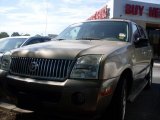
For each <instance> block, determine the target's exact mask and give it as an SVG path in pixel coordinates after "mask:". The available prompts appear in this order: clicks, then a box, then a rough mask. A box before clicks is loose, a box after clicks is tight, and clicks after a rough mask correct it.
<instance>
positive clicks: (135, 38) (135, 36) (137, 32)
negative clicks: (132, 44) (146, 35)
mask: <svg viewBox="0 0 160 120" xmlns="http://www.w3.org/2000/svg"><path fill="white" fill-rule="evenodd" d="M132 32H133V39H134V40H137V38H139V37H140V33H139V31H138V28H137V26H136V25H135V24H132Z"/></svg>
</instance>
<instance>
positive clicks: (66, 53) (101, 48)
mask: <svg viewBox="0 0 160 120" xmlns="http://www.w3.org/2000/svg"><path fill="white" fill-rule="evenodd" d="M127 44H128V43H126V42H117V41H107V40H92V41H90V40H78V41H75V40H74V41H73V40H63V41H51V42H46V43H39V44H35V45H29V46H26V47H22V48H19V49H16V50H13V51H12V56H16V57H17V56H19V57H33V58H55V59H73V58H75V57H76V56H78V55H86V54H109V53H111V52H112V51H114V50H116V49H119V48H121V47H123V46H126V45H127Z"/></svg>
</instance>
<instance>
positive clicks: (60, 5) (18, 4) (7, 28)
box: [0, 0, 160, 35]
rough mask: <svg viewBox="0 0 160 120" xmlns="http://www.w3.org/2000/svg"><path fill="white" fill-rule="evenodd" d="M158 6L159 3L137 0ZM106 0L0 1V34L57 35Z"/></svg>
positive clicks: (86, 16) (153, 0)
mask: <svg viewBox="0 0 160 120" xmlns="http://www.w3.org/2000/svg"><path fill="white" fill-rule="evenodd" d="M137 1H144V2H152V3H159V4H160V0H137ZM106 2H107V0H0V32H7V33H8V34H9V35H11V34H12V33H13V32H19V33H20V34H26V33H28V34H30V35H36V34H40V35H48V34H59V33H60V32H61V31H62V30H63V29H65V28H66V27H67V26H68V25H70V24H72V23H75V22H80V21H84V20H86V19H87V18H88V17H90V16H91V15H92V14H93V13H94V12H95V11H96V10H98V9H100V8H101V7H102V6H104V5H105V4H106Z"/></svg>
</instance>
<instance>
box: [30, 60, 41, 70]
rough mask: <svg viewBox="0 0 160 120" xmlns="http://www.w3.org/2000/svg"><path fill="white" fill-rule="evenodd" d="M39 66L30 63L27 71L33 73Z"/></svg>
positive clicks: (35, 63)
mask: <svg viewBox="0 0 160 120" xmlns="http://www.w3.org/2000/svg"><path fill="white" fill-rule="evenodd" d="M38 67H39V65H38V63H37V62H31V64H30V65H29V71H31V72H35V71H36V70H37V69H38Z"/></svg>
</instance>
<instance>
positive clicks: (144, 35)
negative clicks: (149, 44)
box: [138, 26, 147, 38]
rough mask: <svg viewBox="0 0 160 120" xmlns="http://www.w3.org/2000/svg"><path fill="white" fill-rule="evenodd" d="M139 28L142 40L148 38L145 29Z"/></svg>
mask: <svg viewBox="0 0 160 120" xmlns="http://www.w3.org/2000/svg"><path fill="white" fill-rule="evenodd" d="M138 28H139V31H140V34H141V37H142V38H147V37H146V34H145V32H144V30H143V28H142V27H141V26H138Z"/></svg>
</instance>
